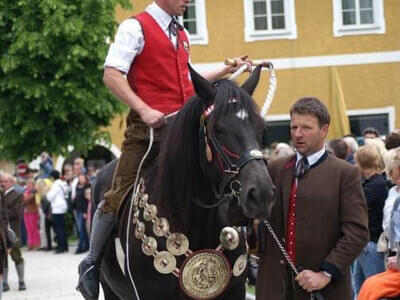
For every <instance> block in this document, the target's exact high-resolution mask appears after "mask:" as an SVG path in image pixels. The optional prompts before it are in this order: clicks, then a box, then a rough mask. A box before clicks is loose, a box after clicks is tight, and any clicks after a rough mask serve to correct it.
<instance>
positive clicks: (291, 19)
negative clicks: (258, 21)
mask: <svg viewBox="0 0 400 300" xmlns="http://www.w3.org/2000/svg"><path fill="white" fill-rule="evenodd" d="M267 1H269V0H267ZM283 4H284V9H285V29H269V30H255V29H254V9H253V0H243V6H244V39H245V41H246V42H254V41H262V40H275V39H290V40H294V39H297V25H296V14H295V6H294V0H283Z"/></svg>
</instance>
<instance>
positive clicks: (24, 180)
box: [0, 153, 97, 299]
mask: <svg viewBox="0 0 400 300" xmlns="http://www.w3.org/2000/svg"><path fill="white" fill-rule="evenodd" d="M96 172H97V170H96V169H95V168H94V167H93V166H88V167H87V169H86V168H85V164H84V160H83V159H82V158H76V159H75V160H74V163H73V165H71V164H69V163H66V164H65V165H64V166H63V170H62V172H61V173H60V172H59V171H57V170H55V169H54V167H53V162H52V159H51V157H50V156H49V155H48V154H47V153H42V155H41V157H40V164H39V168H38V169H36V170H35V169H31V168H29V167H28V164H26V163H25V161H24V160H22V159H20V160H18V161H17V162H16V169H15V172H14V174H10V173H4V172H0V204H1V205H0V208H1V209H0V225H1V226H0V284H1V286H0V290H2V291H3V292H6V291H8V290H9V289H10V286H9V284H8V278H7V277H8V276H7V274H8V265H9V259H8V257H11V259H12V260H13V261H14V263H15V267H16V270H17V274H18V279H19V287H18V289H19V290H25V289H26V286H25V281H24V276H23V275H24V258H23V253H22V252H21V250H20V248H21V247H26V250H27V251H49V252H50V251H53V253H54V254H61V253H65V252H68V251H69V243H68V240H69V239H74V238H77V239H78V246H77V248H76V251H75V254H80V253H83V252H86V251H88V249H89V232H90V230H89V229H90V210H91V205H90V196H91V193H90V187H91V184H92V183H93V181H94V179H95V176H96ZM13 233H15V236H16V238H15V240H14V241H13V242H12V241H10V235H12V234H13ZM7 254H8V255H7ZM0 299H1V293H0Z"/></svg>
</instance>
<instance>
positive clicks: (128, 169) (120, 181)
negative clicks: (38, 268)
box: [78, 121, 158, 300]
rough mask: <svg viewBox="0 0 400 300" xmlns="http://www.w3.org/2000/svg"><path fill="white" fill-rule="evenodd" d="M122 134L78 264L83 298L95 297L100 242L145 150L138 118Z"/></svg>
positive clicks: (144, 131) (144, 130) (145, 135)
mask: <svg viewBox="0 0 400 300" xmlns="http://www.w3.org/2000/svg"><path fill="white" fill-rule="evenodd" d="M125 138H126V139H125V141H124V142H123V145H122V153H121V156H120V158H119V162H118V164H117V167H116V170H115V171H114V176H113V180H112V185H111V189H110V190H109V191H108V192H107V193H106V194H105V196H104V198H105V199H104V201H102V202H103V203H102V204H101V207H100V208H98V209H97V210H96V214H95V216H94V218H93V223H92V232H91V238H90V248H89V252H88V255H87V257H86V258H85V259H84V260H83V261H82V263H81V264H80V265H79V284H78V289H79V291H81V293H82V295H83V296H84V297H85V299H87V300H88V299H90V300H92V299H98V294H99V272H98V270H97V265H98V264H99V262H100V256H101V253H102V252H103V248H104V245H105V243H106V241H107V240H108V237H109V235H110V233H111V231H112V229H113V228H114V225H115V217H114V216H115V215H116V213H117V211H118V207H119V204H120V202H121V200H122V198H123V196H124V195H125V193H126V192H127V191H128V189H129V187H130V186H131V185H132V184H133V183H134V180H135V178H136V174H137V169H138V167H139V164H140V161H141V160H142V158H143V156H144V154H145V152H146V150H147V147H148V127H147V126H146V125H144V124H143V123H142V122H140V121H137V122H134V123H131V124H130V125H128V127H127V129H126V131H125ZM156 148H158V147H156ZM146 161H147V160H146Z"/></svg>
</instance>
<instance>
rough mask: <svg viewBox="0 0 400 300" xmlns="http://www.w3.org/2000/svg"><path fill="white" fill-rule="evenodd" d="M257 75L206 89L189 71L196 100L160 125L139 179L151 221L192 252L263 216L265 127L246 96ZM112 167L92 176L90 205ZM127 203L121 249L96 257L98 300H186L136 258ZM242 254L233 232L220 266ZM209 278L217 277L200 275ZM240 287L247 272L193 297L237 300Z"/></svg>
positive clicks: (175, 283)
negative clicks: (165, 225) (152, 157)
mask: <svg viewBox="0 0 400 300" xmlns="http://www.w3.org/2000/svg"><path fill="white" fill-rule="evenodd" d="M260 70H261V67H257V68H256V70H255V71H254V72H253V74H252V75H251V76H250V77H249V79H248V80H247V81H246V82H245V83H244V84H243V85H242V87H239V86H237V85H236V84H235V83H234V82H232V81H229V80H220V81H217V82H215V83H213V84H211V83H209V82H208V81H206V80H205V79H203V78H202V77H201V76H200V75H199V74H197V73H196V72H194V71H193V70H191V77H192V81H193V85H194V87H195V91H196V94H197V95H196V96H194V97H193V98H192V99H191V100H190V101H189V102H188V103H187V104H185V105H184V107H183V108H182V110H181V111H180V112H179V113H178V114H177V116H176V117H175V118H174V119H173V120H170V121H169V122H168V124H167V125H166V128H165V129H164V130H166V131H165V132H164V133H165V134H164V139H163V141H161V145H160V153H159V156H158V158H157V159H156V161H155V162H154V163H153V165H152V166H151V167H150V168H149V170H147V172H146V173H145V185H146V188H145V189H146V193H148V196H149V197H148V203H149V204H154V205H155V206H156V207H157V209H158V212H157V216H158V217H164V218H165V219H167V220H168V221H169V225H170V230H169V231H170V232H171V233H174V232H179V233H182V234H184V235H186V236H187V237H188V240H189V247H190V250H192V251H194V252H196V251H198V250H202V249H215V248H216V247H217V246H218V245H219V244H220V239H219V236H220V232H221V229H222V228H224V227H225V226H233V225H238V226H242V225H246V224H248V222H249V220H250V219H254V218H266V217H269V213H270V210H271V206H272V204H273V190H274V186H273V184H272V182H271V179H270V177H269V174H268V171H267V166H266V163H265V161H264V159H263V158H262V155H261V153H260V151H259V149H260V145H261V143H262V136H263V131H264V127H265V123H264V120H263V119H262V118H261V117H260V116H259V113H258V109H257V107H256V105H255V102H254V100H253V99H252V97H251V94H252V93H253V91H254V89H255V87H256V85H257V83H258V80H259V77H260ZM115 165H116V163H115V162H112V163H111V164H109V165H107V166H106V167H105V168H103V169H102V170H101V171H100V172H99V174H98V177H97V180H96V183H95V185H94V187H93V190H92V193H93V194H92V195H93V198H94V201H95V202H96V203H98V202H99V200H100V199H102V196H103V194H104V192H105V191H106V190H107V189H108V188H109V183H110V181H111V177H112V174H113V171H114V168H115ZM131 198H132V192H131V193H130V194H128V195H127V197H126V199H125V203H124V204H123V205H122V206H121V208H120V214H119V226H117V228H116V230H115V232H114V237H115V238H116V237H119V241H120V243H119V245H121V246H122V247H119V249H120V250H119V251H117V250H116V243H115V240H114V239H110V241H109V242H108V244H107V246H106V250H105V252H104V255H103V259H102V263H101V267H100V270H101V283H102V286H103V290H104V293H105V298H106V299H107V300H109V299H123V300H125V299H126V300H128V299H130V300H132V299H141V300H156V299H163V300H169V299H170V300H177V299H191V298H190V297H189V296H187V293H184V292H183V290H185V287H182V282H181V281H180V280H179V279H178V278H177V277H176V276H174V275H173V274H171V273H170V274H161V273H159V272H158V271H157V270H156V269H155V267H154V265H153V260H154V258H153V256H147V255H145V254H144V253H143V250H142V242H141V240H139V239H137V238H136V237H135V228H136V226H137V225H135V224H133V222H132V220H133V219H132V218H133V217H132V214H131V212H132V209H131V208H132V207H131ZM143 223H144V224H145V227H146V235H147V236H152V237H154V238H155V239H156V241H157V244H158V246H157V247H158V248H157V250H158V251H162V250H163V249H165V245H166V241H165V240H166V239H165V238H164V237H157V236H155V235H154V233H153V232H152V230H151V229H152V222H147V221H143ZM128 230H129V231H128ZM121 249H122V251H121ZM127 251H128V252H127ZM117 252H119V255H117ZM121 252H123V253H124V256H123V257H122V259H121V255H120V254H121ZM246 252H247V249H246V242H245V236H244V233H243V232H241V231H240V230H239V244H238V246H237V247H236V248H234V249H233V250H224V251H223V253H224V256H225V258H226V262H227V264H228V265H229V266H231V267H233V266H234V263H235V261H236V260H237V258H238V257H239V256H241V255H243V254H246ZM117 256H119V259H117ZM127 257H128V258H127ZM184 259H185V256H184V255H181V256H177V257H176V261H177V264H176V265H177V268H179V267H181V266H182V263H184V262H183V261H184ZM180 271H182V268H181V270H180ZM213 271H214V273H215V272H216V274H217V273H218V270H209V269H203V270H202V272H213ZM201 275H202V274H200V273H199V276H200V277H201ZM229 276H230V274H229ZM214 279H215V278H214ZM245 281H246V271H244V272H243V273H241V272H240V274H239V276H232V278H231V280H230V281H229V283H227V285H226V286H225V288H224V291H223V292H222V293H221V294H219V295H215V296H213V297H208V296H204V297H203V296H202V295H200V296H198V297H197V298H198V299H211V298H214V299H229V300H236V299H237V300H243V299H245Z"/></svg>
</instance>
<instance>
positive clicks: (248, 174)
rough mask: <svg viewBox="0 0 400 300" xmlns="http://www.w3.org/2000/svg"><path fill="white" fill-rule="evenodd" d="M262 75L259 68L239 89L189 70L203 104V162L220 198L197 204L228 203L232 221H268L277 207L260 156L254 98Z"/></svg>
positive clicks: (259, 120)
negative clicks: (239, 219)
mask: <svg viewBox="0 0 400 300" xmlns="http://www.w3.org/2000/svg"><path fill="white" fill-rule="evenodd" d="M260 71H261V66H259V67H257V68H256V69H255V71H254V72H253V73H252V75H251V76H250V77H249V79H248V80H247V81H246V82H245V83H244V84H243V85H242V87H239V86H237V85H236V84H235V83H234V82H232V81H229V80H219V81H216V82H214V83H210V82H208V81H207V80H205V79H204V78H202V77H201V76H200V75H199V74H198V73H196V72H195V71H194V70H193V69H190V74H191V78H192V82H193V85H194V88H195V91H196V94H197V95H198V97H199V98H200V101H203V103H204V111H203V113H202V115H201V117H200V119H199V120H198V121H199V141H198V145H199V162H200V166H201V169H202V171H203V173H204V175H205V177H206V178H207V180H208V181H209V183H211V185H212V186H213V190H214V194H215V198H216V202H214V203H211V204H210V203H207V204H206V203H198V205H200V206H203V207H216V206H218V205H228V206H229V210H228V211H229V215H230V216H231V217H232V218H234V219H236V220H232V221H233V222H237V221H238V217H239V216H240V217H241V219H243V217H245V218H247V219H253V218H268V217H269V214H270V211H271V207H272V205H273V193H274V189H275V188H274V185H273V183H272V180H271V178H270V176H269V173H268V170H267V165H266V161H265V160H264V157H263V155H262V152H261V145H262V136H263V131H264V128H265V121H264V120H263V119H262V118H261V117H260V115H259V113H258V109H257V107H256V104H255V101H254V100H253V99H252V96H251V95H252V94H253V91H254V89H255V87H256V86H257V83H258V81H259V77H260ZM227 203H228V204H227ZM240 222H242V221H240Z"/></svg>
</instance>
